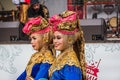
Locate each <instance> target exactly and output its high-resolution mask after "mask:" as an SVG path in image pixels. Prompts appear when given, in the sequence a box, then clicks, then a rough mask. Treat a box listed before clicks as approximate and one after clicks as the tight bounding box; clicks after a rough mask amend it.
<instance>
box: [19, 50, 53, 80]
mask: <svg viewBox="0 0 120 80" xmlns="http://www.w3.org/2000/svg"><path fill="white" fill-rule="evenodd" d="M53 60H54V58H53V56H52V54H51V52H50V51H49V50H41V51H40V52H37V53H35V54H33V55H32V57H31V59H30V61H29V63H28V65H27V67H26V70H25V71H24V72H23V73H22V74H21V75H20V76H19V77H18V78H17V80H26V77H27V76H28V77H30V78H31V79H33V80H40V79H42V78H46V79H48V76H49V75H48V70H49V68H50V66H51V64H52V62H53Z"/></svg>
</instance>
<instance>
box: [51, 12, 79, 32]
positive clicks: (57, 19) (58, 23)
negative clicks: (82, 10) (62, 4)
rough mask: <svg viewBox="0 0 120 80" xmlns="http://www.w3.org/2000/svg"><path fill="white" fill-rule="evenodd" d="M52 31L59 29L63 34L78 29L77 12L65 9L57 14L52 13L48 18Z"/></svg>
mask: <svg viewBox="0 0 120 80" xmlns="http://www.w3.org/2000/svg"><path fill="white" fill-rule="evenodd" d="M49 20H50V23H51V24H52V26H53V31H59V32H61V33H63V34H74V33H75V32H77V31H78V18H77V13H76V12H73V11H65V12H63V13H61V14H59V15H54V16H52V17H51V18H50V19H49Z"/></svg>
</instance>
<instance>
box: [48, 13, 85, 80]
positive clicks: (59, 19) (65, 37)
mask: <svg viewBox="0 0 120 80" xmlns="http://www.w3.org/2000/svg"><path fill="white" fill-rule="evenodd" d="M50 22H51V23H52V25H53V32H54V37H53V44H54V48H55V50H58V51H60V54H59V55H58V56H57V57H56V59H55V61H54V63H53V65H52V66H51V67H50V69H49V76H50V80H86V67H85V63H86V62H85V54H84V37H83V31H82V29H81V27H80V24H79V19H78V16H77V13H76V12H73V11H65V12H63V13H61V14H59V15H55V16H53V17H51V18H50Z"/></svg>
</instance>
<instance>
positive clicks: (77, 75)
mask: <svg viewBox="0 0 120 80" xmlns="http://www.w3.org/2000/svg"><path fill="white" fill-rule="evenodd" d="M61 54H62V56H61ZM61 54H60V55H59V56H58V57H57V58H56V60H55V62H54V63H53V65H52V66H51V67H50V70H49V75H50V80H82V71H81V69H80V63H79V60H78V58H77V56H76V53H75V52H74V51H73V49H71V50H66V51H64V52H63V53H61Z"/></svg>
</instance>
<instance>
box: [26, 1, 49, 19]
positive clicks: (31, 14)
mask: <svg viewBox="0 0 120 80" xmlns="http://www.w3.org/2000/svg"><path fill="white" fill-rule="evenodd" d="M27 15H28V20H29V19H31V18H35V17H38V16H42V17H43V18H45V19H47V18H49V10H48V8H47V7H46V6H45V5H44V4H40V3H39V0H31V1H30V7H29V8H28V11H27Z"/></svg>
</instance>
